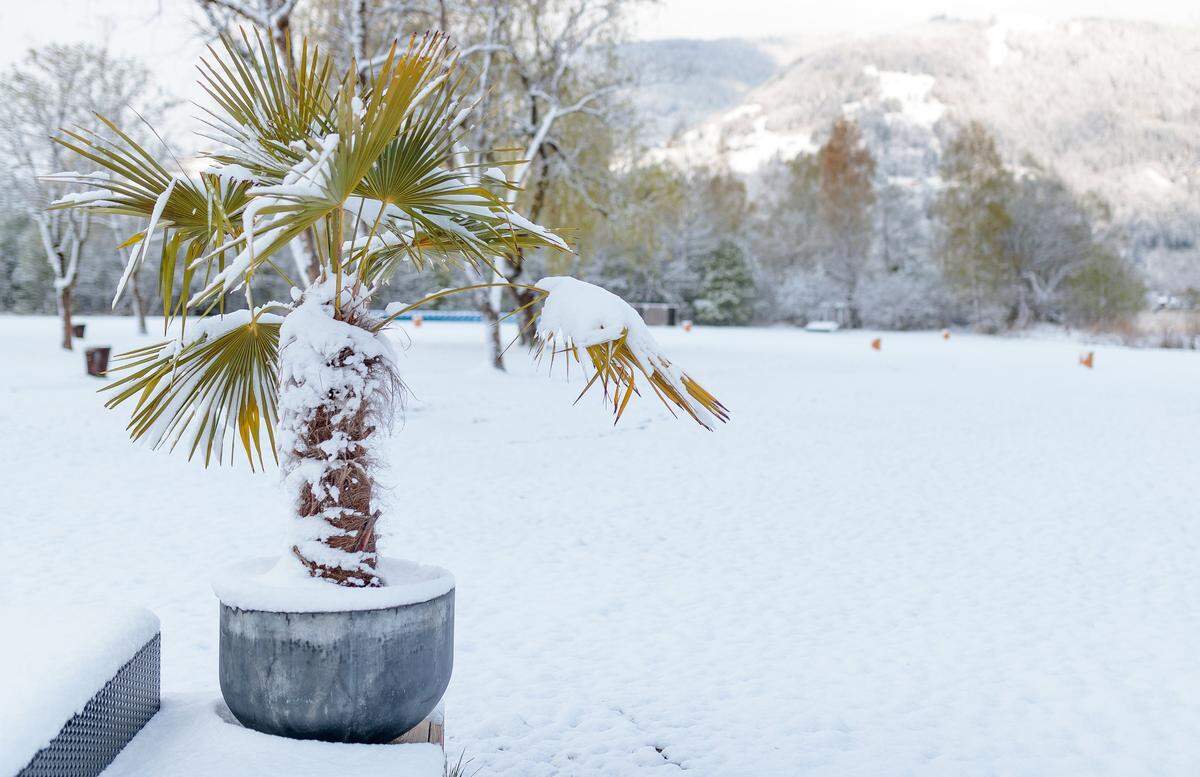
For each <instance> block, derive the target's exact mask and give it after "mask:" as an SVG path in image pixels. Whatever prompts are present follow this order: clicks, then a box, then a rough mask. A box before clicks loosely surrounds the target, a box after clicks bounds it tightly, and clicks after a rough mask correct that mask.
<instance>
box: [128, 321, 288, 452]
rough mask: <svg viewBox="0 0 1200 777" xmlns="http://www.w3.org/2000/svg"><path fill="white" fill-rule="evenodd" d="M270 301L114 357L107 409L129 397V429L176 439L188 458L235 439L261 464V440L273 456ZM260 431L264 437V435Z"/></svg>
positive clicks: (274, 337) (164, 440) (158, 440)
mask: <svg viewBox="0 0 1200 777" xmlns="http://www.w3.org/2000/svg"><path fill="white" fill-rule="evenodd" d="M278 308H279V306H278V305H276V304H271V305H268V306H265V307H264V308H260V309H259V310H257V311H255V312H254V313H253V314H252V313H251V312H250V311H248V310H239V311H235V312H232V313H229V314H226V315H224V316H221V317H212V318H207V319H204V320H203V321H200V322H195V323H193V324H192V325H191V326H190V327H189V328H188V329H187V331H186V332H185V333H184V334H183V335H181V336H180V337H178V338H176V339H174V340H168V341H165V342H161V343H156V344H154V345H150V346H146V347H144V348H139V349H137V350H134V351H130V352H128V353H124V354H121V355H120V356H118V357H117V362H116V363H117V366H116V367H115V368H114V370H113V371H114V372H118V373H125V374H124V375H123V377H121V378H120V379H119V380H117V381H116V382H114V383H113V384H112V385H110V386H107V387H106V390H109V391H114V392H116V394H115V396H113V397H112V398H111V399H109V400H108V402H107V403H106V405H107V407H109V408H113V407H116V406H117V405H120V404H122V403H124V402H125V401H127V400H130V399H134V400H135V404H134V409H133V413H132V415H131V417H130V421H129V426H128V429H129V433H130V436H131V437H132V438H133V439H134V440H139V439H145V440H146V441H147V442H148V443H149V444H150V445H151V446H152V447H154V448H160V447H164V446H165V447H168V448H170V449H172V450H173V449H175V447H176V446H177V445H178V444H179V443H180V442H183V443H184V445H186V446H187V450H188V458H191V457H193V456H195V455H196V454H197V453H202V454H203V461H204V463H205V465H207V464H209V463H210V462H211V461H213V460H214V459H215V460H216V461H217V462H221V461H222V460H223V458H224V456H225V453H226V451H229V452H230V454H231V455H232V451H233V449H234V448H236V447H237V446H238V445H239V444H240V445H241V447H242V449H243V450H244V451H245V453H246V458H247V459H248V460H249V462H250V466H251V467H254V466H255V459H256V458H257V461H258V466H260V467H261V466H262V464H263V442H264V441H265V442H266V443H267V445H266V447H267V449H268V450H269V451H270V452H271V454H272V456H274V455H275V437H274V431H273V430H274V428H275V423H276V421H277V418H278V412H277V395H278V385H279V328H280V325H281V323H282V321H283V317H282V316H280V315H277V314H276V313H273V312H271V311H273V310H276V309H278ZM264 431H265V440H264Z"/></svg>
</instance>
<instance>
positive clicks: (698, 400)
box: [537, 277, 729, 430]
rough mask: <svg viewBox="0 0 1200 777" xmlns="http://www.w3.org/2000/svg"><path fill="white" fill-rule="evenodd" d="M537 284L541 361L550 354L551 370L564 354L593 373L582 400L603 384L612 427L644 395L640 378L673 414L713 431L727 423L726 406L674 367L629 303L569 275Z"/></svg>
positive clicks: (546, 279)
mask: <svg viewBox="0 0 1200 777" xmlns="http://www.w3.org/2000/svg"><path fill="white" fill-rule="evenodd" d="M537 286H538V288H539V289H542V290H543V291H544V293H545V299H544V302H543V303H542V310H541V314H540V315H539V316H538V326H537V340H538V343H539V344H540V348H539V352H538V353H539V358H544V357H545V354H546V353H547V352H549V353H550V359H551V365H552V366H553V361H554V359H555V358H556V357H557V356H559V355H562V356H564V357H566V358H568V359H571V360H573V361H575V362H576V363H578V364H580V365H582V366H583V367H584V369H585V370H588V371H590V372H591V377H590V378H589V379H588V381H587V384H586V385H584V387H583V390H582V391H581V392H580V393H579V398H582V397H583V395H584V394H586V393H587V392H588V390H589V389H591V388H592V387H594V386H597V385H598V386H600V388H601V391H602V392H603V395H604V398H605V400H606V401H607V402H609V403H610V404H611V405H612V409H613V415H614V416H615V418H614V421H613V422H614V423H616V422H617V421H619V420H621V415H622V414H623V413H624V412H625V408H626V407H628V405H629V401H630V400H631V399H632V398H633V395H634V394H639V393H640V392H639V391H638V388H637V376H638V375H639V374H640V375H641V376H642V377H643V378H645V379H646V382H647V383H649V385H650V388H651V389H652V390H653V391H654V393H655V394H657V395H658V398H659V399H661V400H662V402H663V404H664V405H666V406H667V409H668V410H670V411H671V413H672V414H674V413H675V408H678V409H680V410H683V411H684V412H685V413H687V414H688V415H689V416H691V417H692V418H693V419H694V420H695V421H696V422H697V423H698V424H700V425H701V426H703V427H704V428H706V429H709V430H712V429H715V428H716V425H717V423H718V422H720V423H724V422H725V421H727V420H729V410H728V408H726V407H725V406H724V405H723V404H721V403H720V401H718V400H717V398H716V397H714V396H713V395H712V394H710V393H709V392H708V391H707V390H706V389H705V388H704V387H703V386H701V385H700V384H699V383H697V382H696V381H695V380H693V379H692V378H691V376H689V375H688V374H687V373H685V372H683V371H682V370H680V369H679V368H678V367H676V366H675V365H674V364H672V363H671V361H670V360H669V359H668V358H667V357H666V355H665V354H664V353H663V351H662V349H661V348H660V347H659V345H658V343H657V341H655V339H654V336H653V335H652V334H650V329H649V328H648V327H647V326H646V323H645V322H644V321H643V320H642V317H641V316H640V315H638V313H637V311H636V310H634V309H633V308H632V307H630V306H629V304H628V303H626V302H625V300H623V299H621V298H620V297H618V296H617V295H615V294H613V293H612V292H610V291H608V290H606V289H602V288H600V287H599V286H594V285H592V284H590V283H585V282H583V281H580V280H576V279H575V278H569V277H551V278H543V279H541V280H540V281H538V282H537ZM581 351H582V353H581ZM576 401H578V398H577V399H576Z"/></svg>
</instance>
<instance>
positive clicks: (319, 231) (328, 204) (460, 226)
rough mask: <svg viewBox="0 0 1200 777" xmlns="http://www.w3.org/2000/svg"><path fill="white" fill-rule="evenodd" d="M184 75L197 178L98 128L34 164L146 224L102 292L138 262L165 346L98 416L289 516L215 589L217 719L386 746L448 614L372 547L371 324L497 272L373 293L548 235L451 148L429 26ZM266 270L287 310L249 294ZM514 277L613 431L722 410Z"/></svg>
mask: <svg viewBox="0 0 1200 777" xmlns="http://www.w3.org/2000/svg"><path fill="white" fill-rule="evenodd" d="M201 73H202V86H203V87H204V89H205V90H206V92H207V93H208V94H209V95H210V96H211V98H212V100H213V103H214V105H213V107H212V108H211V110H209V111H208V112H207V113H206V114H205V115H204V117H203V118H204V121H205V124H206V126H207V130H206V131H205V132H204V133H203V135H204V137H206V138H207V139H208V140H209V141H210V142H211V143H212V144H213V147H212V148H211V149H209V150H207V151H204V152H202V156H203V157H206V158H207V159H208V160H209V163H210V165H211V166H210V167H209V168H208V169H206V170H203V171H201V172H198V173H190V174H189V173H188V172H187V171H186V170H185V169H184V167H183V166H182V165H179V164H178V163H175V162H172V163H167V162H160V161H158V160H157V159H156V158H155V157H154V156H153V155H151V154H150V153H148V152H147V151H146V150H145V149H144V148H143V147H142V146H140V145H139V144H138V143H136V142H135V141H134V140H133V139H132V138H131V137H130V135H129V134H127V133H126V132H123V131H122V130H121V129H120V128H119V127H117V126H116V125H115V124H113V123H112V122H110V121H108V120H105V119H103V118H102V121H103V123H104V128H102V129H101V130H100V131H97V132H92V131H88V130H84V129H64V130H63V132H62V135H61V137H59V138H58V140H59V142H60V143H62V144H63V145H64V146H66V147H67V148H69V149H71V150H72V151H73V152H75V153H76V154H78V155H79V156H80V157H82V158H83V159H86V160H90V161H91V162H93V163H95V164H96V165H98V166H99V168H100V170H99V171H97V172H94V173H88V174H83V173H78V172H73V173H60V174H56V175H54V176H53V178H55V179H56V180H59V181H64V182H68V183H73V184H78V185H80V186H84V187H88V189H89V190H88V191H81V192H76V193H73V194H71V195H70V196H68V197H66V198H64V199H63V200H61V201H59V202H58V203H56V204H55V205H54V206H53V207H56V208H87V209H89V210H92V211H96V212H100V213H104V214H112V215H122V216H135V217H139V218H140V219H141V222H140V224H139V226H141V227H142V228H141V229H139V230H138V231H137V232H136V233H134V234H133V235H130V236H129V238H128V240H127V241H126V245H127V246H130V247H133V250H132V251H131V255H130V259H129V264H128V267H127V268H126V272H125V275H124V277H123V278H122V280H121V282H120V284H119V285H118V288H117V297H118V298H119V297H120V295H121V293H122V290H123V287H124V285H125V282H126V280H128V279H129V278H130V277H131V276H132V275H133V273H135V272H136V271H137V270H138V268H139V266H141V265H142V264H143V263H145V262H147V261H154V262H155V263H157V265H158V278H159V290H160V293H161V296H162V300H163V313H164V320H165V322H166V323H165V330H166V331H165V332H164V335H167V334H170V335H171V336H170V337H167V339H164V340H163V341H162V342H158V343H155V344H153V345H149V346H146V347H143V348H138V349H136V350H133V351H130V352H129V353H125V354H122V355H121V356H119V357H117V359H116V365H117V366H116V368H115V370H114V371H115V372H117V373H118V374H119V375H120V377H119V379H118V380H116V381H114V382H113V383H112V384H111V386H110V387H109V390H110V391H112V392H113V395H112V397H111V399H110V400H109V402H108V406H109V407H114V406H116V405H121V404H124V403H126V402H129V403H131V404H132V406H133V407H132V414H131V418H130V422H129V431H130V434H131V436H132V438H133V439H135V440H139V439H140V440H144V441H147V442H148V443H149V444H150V445H152V446H154V447H155V448H160V447H166V448H168V449H175V448H183V449H185V450H186V451H187V453H188V455H189V457H195V458H198V459H200V460H201V461H203V462H204V463H205V464H206V465H207V464H209V463H211V462H214V461H215V462H222V461H232V460H233V459H234V458H240V457H241V456H242V455H244V456H245V458H246V461H247V462H248V463H249V465H250V466H251V467H252V468H263V467H264V466H265V465H266V463H267V460H268V457H270V458H272V459H274V460H276V461H277V462H278V464H279V467H280V471H281V473H282V483H283V489H284V492H285V497H286V499H287V506H288V509H289V511H290V512H291V513H292V514H293V515H294V520H293V521H291V524H292V536H291V537H290V538H289V539H288V542H287V544H286V548H285V550H284V552H283V554H282V555H281V557H280V558H278V559H273V560H256V561H249V562H245V563H242V564H240V565H237V566H234V567H233V568H231V570H230V571H228V572H227V573H225V574H223V575H222V576H221V577H220V578H219V579H218V581H217V582H216V583H215V585H214V587H215V589H216V592H217V595H218V597H219V598H220V600H221V605H222V606H221V647H220V678H221V688H222V693H223V695H224V696H225V699H226V702H227V703H228V705H229V707H230V709H231V711H232V712H233V713H234V715H236V716H237V718H238V719H239V720H241V721H242V722H243V723H244V724H246V725H248V726H250V727H252V728H256V729H259V730H262V731H267V732H270V733H276V734H282V735H286V736H293V737H302V738H317V739H325V740H333V741H354V742H382V741H388V740H390V739H393V738H395V737H396V736H398V735H400V734H402V733H404V732H405V731H406V730H408V729H409V728H411V727H412V726H413V725H415V724H417V723H419V722H420V721H421V720H422V719H423V718H424V717H425V716H426V715H427V714H428V713H429V712H430V710H431V709H432V708H433V706H434V705H435V704H436V703H437V701H438V699H439V698H440V697H441V695H442V693H443V692H444V690H445V688H446V685H447V683H448V682H449V678H450V671H451V664H452V655H453V608H454V582H453V578H452V577H451V576H450V575H449V573H447V572H445V571H443V570H440V569H437V568H433V567H426V566H421V565H418V564H413V563H408V562H402V561H398V560H390V559H385V558H381V557H380V555H379V552H378V549H377V543H376V536H377V535H376V526H377V522H378V520H379V519H380V517H381V509H380V508H379V506H378V499H377V493H376V470H377V466H378V465H379V463H380V462H381V461H382V460H383V458H384V457H385V455H386V454H385V447H384V442H385V439H386V434H387V431H388V429H389V427H390V422H391V420H392V416H393V412H394V406H395V403H396V399H397V397H398V396H399V395H400V393H401V392H402V391H403V385H402V383H401V381H400V378H399V377H398V374H397V368H396V357H395V353H394V352H393V348H392V345H391V341H390V339H389V336H388V325H389V323H391V321H393V320H394V319H395V318H396V317H398V316H399V315H402V314H403V313H406V312H408V311H410V310H413V309H415V308H417V307H419V306H420V305H421V304H424V303H427V302H430V301H432V300H434V299H437V298H441V297H443V296H446V295H447V294H452V293H455V292H457V291H466V290H469V289H474V288H479V287H480V286H490V285H492V284H490V283H488V282H486V281H483V282H481V283H479V284H473V285H469V286H466V287H463V288H462V289H448V290H443V291H441V292H438V293H437V294H434V295H431V296H430V297H428V298H426V299H424V300H419V301H418V302H416V303H414V304H413V305H409V306H406V307H402V308H399V309H394V310H393V309H389V310H388V311H387V312H385V313H380V312H377V310H376V309H375V308H373V307H372V305H371V303H372V300H373V299H374V298H375V297H376V295H377V294H378V292H379V291H380V289H381V288H382V287H383V286H385V285H386V284H387V283H388V279H389V277H390V276H391V275H392V274H393V273H394V272H395V271H396V270H397V269H398V268H400V267H402V266H411V267H416V268H418V269H423V268H426V267H429V266H431V265H435V264H444V265H445V264H448V265H455V264H457V265H466V266H468V267H470V268H473V269H474V270H476V271H478V272H479V273H480V275H481V277H487V276H488V274H490V268H491V266H492V262H493V261H495V260H496V259H498V258H500V257H502V256H504V255H506V254H509V253H510V252H514V251H517V250H520V249H523V248H547V249H553V250H562V251H566V250H568V247H567V244H566V243H565V242H564V241H563V240H562V238H561V237H559V236H558V235H557V234H555V233H554V232H553V231H551V230H549V229H546V228H543V227H541V226H539V225H537V224H534V223H531V222H530V221H528V220H527V219H525V218H523V217H521V216H520V215H519V214H518V213H516V212H515V211H514V210H513V209H512V207H511V206H510V205H509V204H507V203H508V201H509V200H508V198H506V197H505V196H504V194H505V192H506V190H507V189H508V187H509V184H508V183H507V181H506V178H505V175H504V173H503V172H502V171H501V170H499V169H497V166H496V165H494V164H493V163H491V162H490V161H489V162H486V163H484V162H485V161H486V160H488V159H489V157H488V156H487V155H486V153H483V152H481V151H480V150H478V149H466V148H464V147H463V146H462V145H461V144H460V143H459V137H460V136H461V135H462V134H463V133H464V131H465V128H466V122H467V121H468V119H467V117H468V116H469V109H470V107H471V106H468V105H464V104H463V103H462V101H461V99H460V97H459V94H460V91H461V86H462V82H463V77H464V76H463V74H462V71H461V70H460V68H459V67H458V66H457V63H456V60H455V55H454V51H453V49H452V47H451V46H450V45H449V43H448V42H447V41H446V39H445V38H444V37H443V36H441V35H438V34H428V35H425V36H424V37H420V38H414V39H413V40H411V41H410V42H409V43H408V45H407V47H406V48H404V49H403V50H402V49H401V48H400V47H399V46H398V45H395V44H393V46H392V50H391V53H390V54H389V56H388V57H387V60H386V62H384V64H383V65H382V66H380V67H379V69H378V70H377V71H375V72H373V73H366V74H364V73H360V72H358V70H357V69H356V68H355V66H354V65H351V67H350V68H349V70H348V72H346V73H344V74H342V75H341V77H340V78H338V77H335V76H334V74H333V72H332V65H331V62H330V60H329V58H328V57H326V56H325V55H323V54H322V53H321V52H320V51H318V50H317V49H316V48H315V47H313V46H310V45H309V44H307V43H303V44H297V45H296V46H294V47H293V49H292V50H290V51H288V52H282V51H279V50H277V49H276V47H275V45H274V44H273V43H271V42H267V41H264V40H262V39H261V38H260V39H254V38H251V37H249V36H243V37H242V39H241V40H239V41H236V42H235V41H233V40H230V39H226V40H223V41H222V42H221V44H220V45H219V46H217V47H216V48H214V49H212V50H210V56H209V57H208V58H207V59H206V60H205V61H204V62H203V63H202V65H201ZM152 237H153V238H156V239H153V240H152V239H151V238H152ZM296 240H306V241H307V243H308V245H310V246H311V247H313V249H314V250H315V252H316V255H317V257H318V259H319V263H320V273H319V275H318V277H316V278H315V279H313V280H310V281H305V280H304V279H299V278H293V277H290V276H288V274H287V272H286V271H285V270H284V269H283V267H282V265H281V263H280V262H279V261H277V257H278V255H279V252H280V251H281V250H282V249H283V248H284V247H285V246H288V245H289V243H291V242H293V241H296ZM152 244H153V245H158V246H159V247H160V248H159V249H158V250H157V251H155V253H154V256H153V257H152V256H151V245H152ZM270 273H274V274H277V275H279V276H281V277H282V278H284V279H285V280H286V281H287V283H288V285H290V286H291V287H292V291H291V299H288V300H284V301H278V300H270V301H260V300H259V299H257V298H256V297H255V289H256V288H258V287H261V277H262V276H263V275H264V274H270ZM256 281H258V283H256ZM524 288H525V290H526V291H530V292H532V293H533V295H534V302H533V303H531V304H534V305H537V306H539V310H538V313H539V317H538V319H537V321H538V323H537V337H536V342H537V343H538V351H539V353H541V354H547V353H548V354H550V355H551V359H553V358H555V357H565V358H567V359H572V360H575V361H577V362H580V363H581V364H583V365H584V366H585V369H586V370H588V371H589V372H590V379H589V381H588V383H587V386H586V387H585V388H584V391H585V392H586V391H587V390H588V388H591V387H594V386H599V387H600V390H601V391H603V395H604V397H605V398H606V401H608V402H610V403H611V405H612V408H613V410H614V412H615V414H616V416H617V417H618V418H619V417H620V415H621V412H622V411H623V410H624V409H625V407H626V405H627V404H628V403H629V401H630V399H631V397H632V396H633V395H634V394H635V393H637V392H638V388H639V387H641V386H649V387H650V388H651V390H652V391H654V392H655V393H656V394H657V395H658V396H659V397H660V398H661V399H662V400H663V401H664V402H665V403H667V406H668V407H669V408H673V409H678V410H682V411H683V412H685V413H686V414H688V415H689V416H691V417H692V418H694V419H695V420H697V421H698V422H700V423H701V424H703V425H704V426H707V427H709V428H712V427H713V426H714V425H715V424H716V423H717V422H719V421H724V420H725V419H726V417H727V414H726V411H725V408H724V407H723V406H722V405H721V404H720V403H719V402H718V401H717V400H716V399H714V398H713V396H712V395H711V394H709V393H708V392H707V391H705V390H704V389H703V388H701V387H700V386H699V385H698V384H697V383H696V382H695V381H693V380H692V379H691V378H690V377H688V376H687V375H686V374H684V373H683V372H681V371H680V370H679V369H678V368H677V367H675V366H674V365H672V364H671V363H670V362H669V361H668V360H667V358H666V357H665V356H664V355H663V354H662V353H661V351H660V350H659V348H658V346H657V344H656V343H655V342H654V338H653V337H652V336H651V334H650V332H649V330H648V329H647V328H646V326H645V325H644V323H643V322H642V320H641V319H640V318H639V317H638V315H637V313H636V312H634V311H633V309H632V308H630V307H629V306H628V305H627V304H625V303H624V302H623V301H622V300H620V299H619V298H617V297H616V296H614V295H612V294H610V293H609V292H607V291H605V290H603V289H600V288H598V287H596V286H592V285H589V284H586V283H583V282H581V281H577V280H575V279H573V278H565V277H558V278H546V279H543V280H541V281H539V282H538V283H537V284H536V285H534V286H532V287H524ZM115 302H116V299H114V304H115Z"/></svg>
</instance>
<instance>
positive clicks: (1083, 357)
mask: <svg viewBox="0 0 1200 777" xmlns="http://www.w3.org/2000/svg"><path fill="white" fill-rule="evenodd" d="M1095 361H1096V352H1095V351H1084V352H1083V353H1081V354H1079V363H1080V364H1082V365H1083V366H1084V367H1087V368H1088V369H1089V370H1090V369H1091V368H1092V364H1093V363H1094V362H1095Z"/></svg>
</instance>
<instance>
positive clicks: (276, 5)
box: [196, 0, 297, 51]
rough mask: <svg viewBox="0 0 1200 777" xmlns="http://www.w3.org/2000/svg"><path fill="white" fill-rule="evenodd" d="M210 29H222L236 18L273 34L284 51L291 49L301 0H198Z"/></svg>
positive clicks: (277, 44) (276, 42)
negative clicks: (293, 22)
mask: <svg viewBox="0 0 1200 777" xmlns="http://www.w3.org/2000/svg"><path fill="white" fill-rule="evenodd" d="M196 2H197V3H198V4H199V5H200V10H201V11H203V13H204V15H205V19H206V21H207V23H208V24H207V26H208V29H209V30H210V31H214V32H221V31H223V30H225V29H227V28H228V27H230V26H231V23H232V22H234V21H235V20H237V21H241V22H245V23H249V24H252V25H254V26H255V27H258V28H259V29H261V30H263V31H264V32H266V33H267V34H269V35H270V36H271V40H272V41H274V42H275V45H276V46H278V47H279V50H280V51H285V50H287V48H288V45H289V43H288V41H289V40H290V33H291V29H292V15H293V14H294V13H295V11H296V4H297V0H196Z"/></svg>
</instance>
